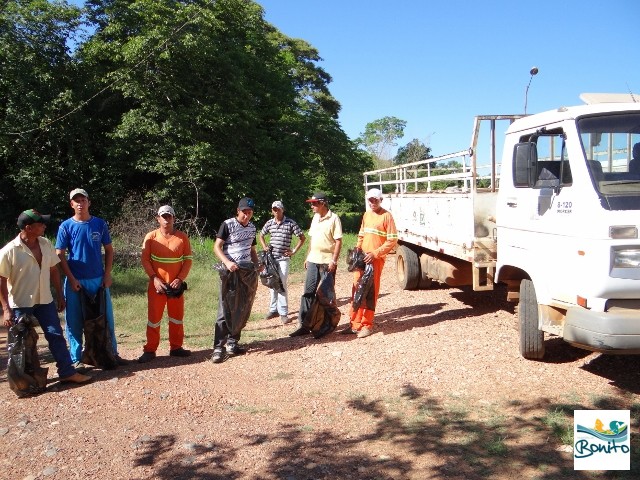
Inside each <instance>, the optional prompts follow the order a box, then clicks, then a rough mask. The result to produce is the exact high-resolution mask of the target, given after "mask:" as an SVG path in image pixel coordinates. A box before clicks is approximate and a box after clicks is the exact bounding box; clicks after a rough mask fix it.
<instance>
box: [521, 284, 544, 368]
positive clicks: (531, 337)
mask: <svg viewBox="0 0 640 480" xmlns="http://www.w3.org/2000/svg"><path fill="white" fill-rule="evenodd" d="M518 320H519V323H520V354H521V355H522V356H523V357H524V358H527V359H529V360H541V359H542V358H543V357H544V332H543V331H542V330H540V329H539V328H538V300H537V298H536V290H535V288H534V286H533V282H532V281H531V280H528V279H524V280H522V281H521V282H520V303H519V304H518Z"/></svg>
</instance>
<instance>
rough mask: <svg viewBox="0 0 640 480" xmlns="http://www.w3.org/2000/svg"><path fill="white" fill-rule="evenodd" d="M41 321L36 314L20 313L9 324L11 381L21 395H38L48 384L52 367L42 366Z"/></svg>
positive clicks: (8, 378) (8, 370)
mask: <svg viewBox="0 0 640 480" xmlns="http://www.w3.org/2000/svg"><path fill="white" fill-rule="evenodd" d="M37 324H38V320H37V319H36V318H35V317H34V316H33V315H20V316H19V317H18V318H16V319H15V322H14V324H13V326H11V327H10V328H9V334H8V338H7V344H8V347H9V348H8V350H9V362H8V364H7V381H8V382H9V388H11V390H13V391H14V393H15V394H16V395H17V396H18V397H20V398H22V397H28V396H31V395H37V394H39V393H42V392H44V391H45V389H46V388H47V373H48V372H49V369H48V368H43V367H41V366H40V360H39V358H38V333H37V332H36V330H35V325H37Z"/></svg>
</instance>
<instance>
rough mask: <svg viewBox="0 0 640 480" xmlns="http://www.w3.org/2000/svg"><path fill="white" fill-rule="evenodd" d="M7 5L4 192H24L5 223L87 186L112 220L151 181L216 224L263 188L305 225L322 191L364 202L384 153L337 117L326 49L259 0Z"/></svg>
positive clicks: (60, 202)
mask: <svg viewBox="0 0 640 480" xmlns="http://www.w3.org/2000/svg"><path fill="white" fill-rule="evenodd" d="M7 5H8V7H9V8H7V9H6V10H3V11H2V12H0V36H1V37H0V38H1V40H2V42H3V44H5V45H7V46H8V48H7V49H3V50H2V52H1V53H0V61H1V62H2V63H1V65H2V67H3V75H2V77H1V79H0V96H1V98H0V132H2V133H1V135H0V162H1V163H2V166H6V167H7V170H6V171H8V172H9V175H7V176H5V177H3V178H2V179H0V182H2V183H1V184H0V187H1V188H0V192H3V194H4V195H11V198H13V199H14V205H12V208H11V209H10V210H11V211H10V212H9V213H8V214H7V218H5V219H4V220H5V221H8V220H7V219H8V218H9V217H10V218H11V219H14V218H15V216H16V212H17V211H19V210H20V209H24V208H28V207H31V206H39V207H40V208H43V209H45V210H47V211H53V212H54V213H56V214H57V215H59V216H64V215H66V214H67V213H68V204H67V201H66V192H67V191H69V190H70V189H71V188H74V187H76V186H83V187H84V188H87V190H89V192H90V194H91V195H92V201H93V209H94V211H95V212H96V214H102V215H103V216H105V217H107V218H114V217H115V216H117V215H118V213H119V211H120V209H121V204H122V202H123V201H124V199H125V198H128V197H129V196H130V195H131V193H140V192H142V193H143V194H146V195H147V196H148V197H151V198H153V199H155V200H156V201H157V203H171V204H173V205H174V206H175V207H176V210H177V211H178V212H179V214H180V215H186V216H191V217H196V216H197V217H204V218H205V219H206V220H207V222H208V224H209V225H210V226H211V227H213V228H216V227H217V226H218V224H219V222H220V221H221V220H222V219H224V218H227V217H229V216H231V215H234V213H235V206H236V204H237V201H238V199H239V198H240V197H243V196H245V195H248V196H252V197H254V198H255V199H256V202H257V205H258V209H257V210H256V214H257V215H256V217H257V218H256V223H259V222H261V221H263V220H266V217H267V215H268V211H269V207H270V205H271V202H272V201H273V200H275V199H282V200H283V201H284V202H285V205H287V207H288V213H289V214H291V215H292V216H294V218H295V216H297V217H299V219H300V221H301V223H304V222H305V221H306V220H305V218H304V217H306V216H307V215H308V209H306V208H305V207H306V205H305V203H304V201H303V200H304V199H305V198H307V197H308V196H309V194H310V193H311V192H312V191H313V190H316V189H322V190H325V191H327V193H328V194H329V195H330V196H331V197H332V199H333V200H334V202H333V204H334V205H335V206H336V208H341V209H344V210H345V211H347V210H353V209H359V208H361V206H360V204H361V203H362V202H361V201H360V200H361V197H362V178H361V172H362V171H364V170H365V169H367V168H370V167H371V163H370V159H369V157H368V156H367V155H366V154H365V153H364V152H362V151H361V150H359V149H358V148H357V145H356V144H355V143H354V142H352V141H350V140H349V139H348V137H347V136H346V134H345V133H344V132H343V131H342V129H341V127H340V125H339V123H338V120H337V119H338V114H339V111H340V104H339V103H338V101H337V100H336V99H335V98H334V97H333V96H332V95H331V93H330V91H329V88H328V85H329V83H330V82H331V77H330V75H329V74H328V73H327V72H325V71H324V70H323V69H322V68H321V67H320V66H319V65H318V63H319V62H320V61H321V57H320V56H319V53H318V51H317V50H316V49H315V48H314V47H312V46H311V45H309V44H308V43H307V42H305V41H304V40H300V39H292V38H289V37H287V36H285V35H284V34H282V33H281V32H279V31H278V30H277V29H276V28H275V27H274V26H272V25H271V24H269V23H268V22H266V21H265V20H264V11H263V10H262V8H261V7H260V6H259V5H258V4H257V3H255V2H253V1H248V0H216V1H215V2H213V1H207V0H195V1H194V0H186V1H181V2H174V1H170V0H134V1H130V0H89V1H88V2H87V3H86V5H85V7H84V9H78V8H76V7H72V6H69V5H68V4H67V3H66V2H46V1H38V0H9V1H8V2H7ZM25 32H27V33H29V32H36V33H37V34H35V33H34V34H31V33H29V34H28V35H27V34H26V33H25ZM82 32H91V33H90V34H86V37H80V36H79V34H80V33H82ZM69 45H73V46H74V50H73V52H71V51H70V49H69ZM14 62H15V63H14ZM8 65H10V66H11V68H10V69H6V68H5V67H6V66H8ZM5 71H6V72H8V74H7V75H6V76H5V74H4V72H5ZM12 132H15V133H12ZM17 159H19V165H17V164H18V162H17V161H16V160H17ZM33 199H37V201H36V202H35V203H36V204H35V205H34V200H33ZM0 220H1V219H0Z"/></svg>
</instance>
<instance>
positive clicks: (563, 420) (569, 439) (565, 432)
mask: <svg viewBox="0 0 640 480" xmlns="http://www.w3.org/2000/svg"><path fill="white" fill-rule="evenodd" d="M540 420H541V421H542V423H543V424H544V425H546V426H547V427H548V428H550V429H551V433H552V434H553V436H554V437H556V438H557V439H558V440H559V441H560V443H562V445H573V419H569V418H567V413H566V412H565V411H563V409H559V408H556V409H554V410H552V411H549V412H547V414H546V415H544V416H543V417H542V418H541V419H540Z"/></svg>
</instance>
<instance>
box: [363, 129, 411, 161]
mask: <svg viewBox="0 0 640 480" xmlns="http://www.w3.org/2000/svg"><path fill="white" fill-rule="evenodd" d="M406 126H407V122H406V121H405V120H400V119H399V118H397V117H383V118H380V119H378V120H374V121H373V122H369V123H367V125H366V127H365V130H364V133H362V134H360V143H361V144H362V145H364V147H365V149H366V150H367V151H368V152H369V153H370V154H371V156H372V157H373V160H374V163H375V164H376V167H378V168H381V167H382V166H384V163H385V162H388V161H389V160H390V159H391V152H390V149H391V147H395V146H397V145H398V144H397V143H396V140H397V139H399V138H402V137H403V136H404V128H405V127H406Z"/></svg>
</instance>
